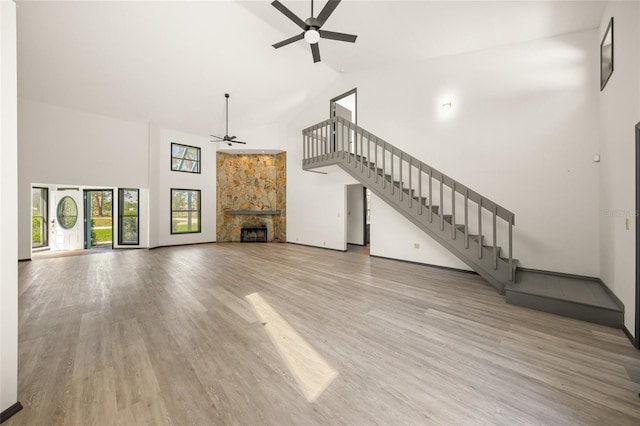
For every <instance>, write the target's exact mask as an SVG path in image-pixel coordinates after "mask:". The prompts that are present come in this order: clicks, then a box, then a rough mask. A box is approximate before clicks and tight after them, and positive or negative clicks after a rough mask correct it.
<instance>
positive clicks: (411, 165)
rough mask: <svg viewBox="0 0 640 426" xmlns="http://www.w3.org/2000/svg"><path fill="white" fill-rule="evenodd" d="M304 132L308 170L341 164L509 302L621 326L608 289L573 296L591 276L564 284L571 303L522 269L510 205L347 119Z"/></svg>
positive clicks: (546, 282) (542, 277) (540, 276)
mask: <svg viewBox="0 0 640 426" xmlns="http://www.w3.org/2000/svg"><path fill="white" fill-rule="evenodd" d="M302 134H303V160H302V168H303V169H304V170H308V171H313V169H316V168H320V167H326V166H331V165H338V166H340V167H341V168H342V169H343V170H345V171H346V172H347V173H349V174H350V175H351V176H353V177H354V178H355V179H356V180H358V181H359V182H361V183H362V184H363V185H364V186H366V187H367V188H368V189H369V190H370V191H371V192H373V193H374V194H375V195H377V196H378V197H380V198H381V199H383V200H385V201H386V202H387V203H388V204H389V205H390V206H392V207H393V208H394V209H395V210H396V211H397V212H399V213H400V214H402V215H403V216H404V217H405V218H407V219H408V220H409V221H411V222H412V223H413V224H414V225H416V226H417V227H418V228H419V229H421V230H422V231H424V232H425V233H426V234H427V235H429V236H430V237H431V238H433V239H434V240H436V241H437V242H438V243H440V244H441V245H443V246H444V247H446V248H447V249H448V250H449V251H450V252H451V253H453V254H454V255H455V256H457V257H458V258H459V259H460V260H461V261H463V262H464V263H465V264H467V265H469V267H471V268H472V269H473V270H474V271H475V272H477V273H478V274H479V275H481V276H482V277H483V278H484V279H486V280H487V281H488V282H489V283H491V284H492V285H493V286H494V287H495V288H496V289H497V290H498V292H499V293H500V294H505V293H506V294H507V301H508V302H510V303H514V304H518V305H522V306H526V307H530V308H533V309H539V310H544V311H547V312H552V313H556V314H559V315H565V316H570V317H572V318H577V319H582V320H586V321H590V320H593V322H598V323H601V324H606V325H610V326H619V327H620V328H621V327H622V307H621V306H619V303H618V301H616V300H612V298H611V296H610V295H609V294H607V293H606V292H605V291H604V290H603V289H601V291H600V292H598V291H596V289H593V288H590V290H589V291H588V292H589V293H592V294H596V293H597V294H598V297H595V296H594V297H592V299H593V298H595V299H598V298H600V299H602V300H600V299H598V300H596V301H592V300H591V299H589V300H587V301H585V298H584V297H582V296H580V295H578V296H576V294H579V293H580V290H579V289H580V288H583V289H584V288H586V287H576V285H578V284H576V282H582V281H584V283H583V284H585V285H587V284H588V285H590V286H593V285H597V286H599V284H597V283H596V284H594V282H593V280H592V279H584V280H582V281H581V279H580V277H577V278H576V277H571V278H567V277H564V279H565V282H563V283H562V285H563V286H564V288H568V289H571V292H572V293H573V294H572V300H567V299H568V298H566V297H565V298H563V297H562V294H563V291H562V290H560V291H559V290H558V288H560V287H555V288H554V284H553V283H552V282H553V278H549V277H550V276H551V277H553V276H554V274H550V275H549V274H546V273H543V272H540V271H520V270H517V269H518V260H517V259H514V258H513V227H514V225H515V215H514V214H513V213H512V212H510V211H509V210H507V209H506V208H504V207H502V206H500V205H499V204H497V203H495V202H493V201H492V200H490V199H488V198H486V197H484V196H483V195H481V194H479V193H477V192H476V191H474V190H472V189H470V188H468V187H467V186H465V185H463V184H462V183H460V182H458V181H456V180H455V179H453V178H451V177H449V176H447V175H445V174H444V173H442V172H440V171H438V170H436V169H434V168H433V167H431V166H429V165H428V164H425V163H423V162H422V161H420V160H418V159H417V158H415V157H413V156H411V155H409V154H407V153H406V152H404V151H402V150H400V149H398V148H396V147H394V146H393V145H391V144H389V143H387V142H386V141H384V140H382V139H380V138H379V137H377V136H375V135H374V134H372V133H370V132H368V131H367V130H365V129H363V128H361V127H359V126H358V125H356V124H354V123H351V122H350V121H348V120H345V119H343V118H342V117H334V118H331V119H329V120H325V121H323V122H321V123H318V124H316V125H313V126H311V127H308V128H306V129H304V130H303V131H302ZM520 276H523V277H526V279H525V280H524V281H526V285H524V286H521V287H520V286H517V285H516V284H515V282H516V278H519V277H520ZM559 278H562V277H559ZM572 279H573V280H574V281H575V282H574V281H571V280H572ZM586 281H589V283H586ZM541 282H543V284H542V285H541V284H540V283H541ZM545 288H546V289H545ZM576 288H577V289H578V290H576ZM566 292H568V291H565V293H566ZM547 293H548V294H547ZM559 293H560V294H561V297H559V298H558V297H557V296H558V294H559ZM600 293H603V294H604V296H603V298H602V297H601V294H600ZM605 299H606V300H605ZM601 311H602V312H604V314H603V315H600V313H601ZM594 312H595V314H594ZM600 317H602V318H604V319H603V320H600V319H599V318H600ZM590 318H591V319H590Z"/></svg>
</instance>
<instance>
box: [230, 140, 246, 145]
mask: <svg viewBox="0 0 640 426" xmlns="http://www.w3.org/2000/svg"><path fill="white" fill-rule="evenodd" d="M229 142H231V143H241V144H242V145H246V144H247V143H246V142H242V141H229Z"/></svg>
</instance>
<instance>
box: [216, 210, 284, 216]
mask: <svg viewBox="0 0 640 426" xmlns="http://www.w3.org/2000/svg"><path fill="white" fill-rule="evenodd" d="M223 213H224V214H233V215H240V214H243V215H266V216H280V210H225V211H224V212H223Z"/></svg>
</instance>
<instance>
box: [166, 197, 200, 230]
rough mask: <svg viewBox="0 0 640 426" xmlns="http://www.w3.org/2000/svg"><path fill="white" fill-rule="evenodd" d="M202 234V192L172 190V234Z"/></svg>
mask: <svg viewBox="0 0 640 426" xmlns="http://www.w3.org/2000/svg"><path fill="white" fill-rule="evenodd" d="M192 232H200V190H198V189H173V188H172V189H171V233H172V234H188V233H192Z"/></svg>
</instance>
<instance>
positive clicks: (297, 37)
mask: <svg viewBox="0 0 640 426" xmlns="http://www.w3.org/2000/svg"><path fill="white" fill-rule="evenodd" d="M303 38H304V33H300V34H298V35H295V36H293V37H291V38H288V39H286V40H283V41H281V42H280V43H276V44H274V45H273V47H274V48H275V49H279V48H281V47H282V46H286V45H287V44H290V43H293V42H294V41H298V40H302V39H303Z"/></svg>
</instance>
